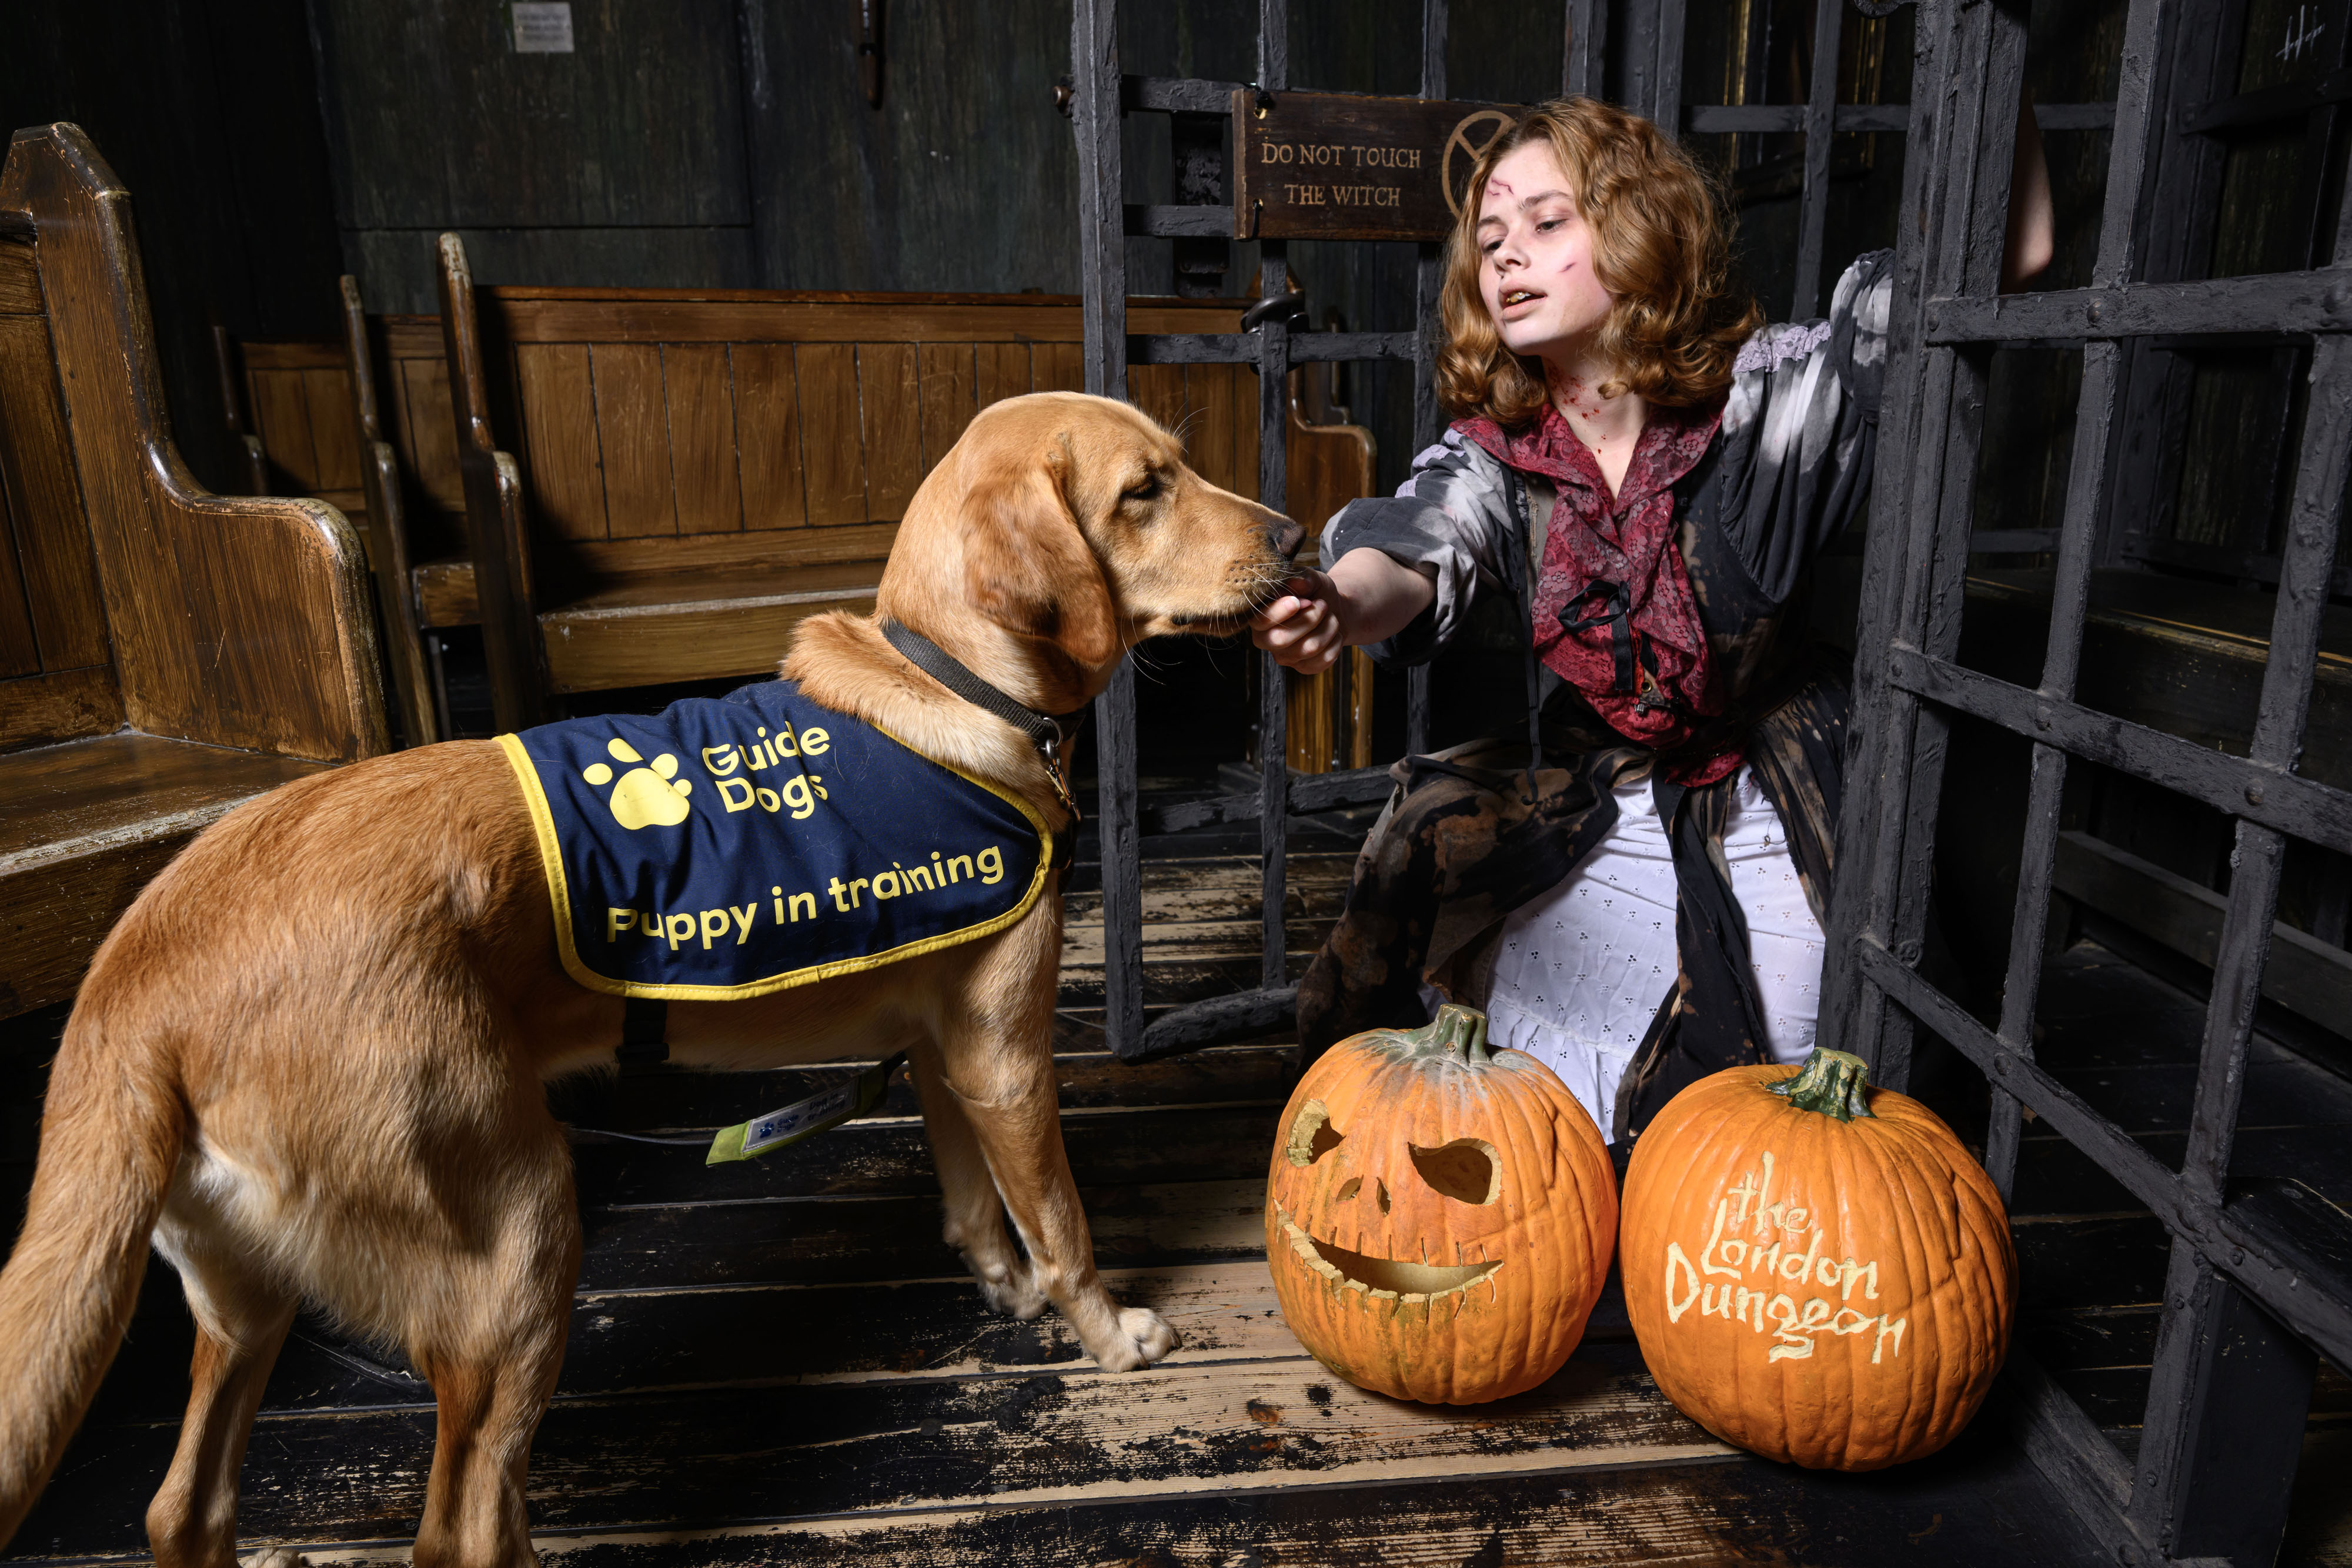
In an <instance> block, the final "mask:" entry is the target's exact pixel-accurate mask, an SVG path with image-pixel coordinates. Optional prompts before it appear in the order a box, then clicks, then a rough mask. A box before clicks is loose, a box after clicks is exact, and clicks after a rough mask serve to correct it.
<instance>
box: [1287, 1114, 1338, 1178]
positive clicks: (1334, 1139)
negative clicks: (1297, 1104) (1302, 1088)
mask: <svg viewBox="0 0 2352 1568" xmlns="http://www.w3.org/2000/svg"><path fill="white" fill-rule="evenodd" d="M1346 1140H1347V1134H1344V1133H1342V1132H1340V1131H1339V1128H1337V1127H1335V1126H1333V1125H1332V1124H1331V1108H1330V1107H1329V1106H1328V1105H1326V1104H1324V1103H1323V1102H1322V1101H1320V1100H1309V1101H1308V1102H1307V1103H1306V1104H1305V1105H1304V1106H1302V1107H1301V1108H1300V1110H1299V1113H1298V1120H1297V1121H1296V1122H1293V1123H1292V1124H1290V1138H1289V1141H1288V1145H1287V1149H1286V1153H1288V1155H1290V1163H1291V1164H1292V1165H1294V1166H1311V1165H1313V1164H1314V1163H1315V1162H1316V1161H1317V1160H1319V1159H1321V1158H1322V1157H1323V1156H1324V1155H1328V1154H1329V1153H1330V1152H1331V1151H1332V1150H1333V1149H1336V1148H1338V1147H1339V1145H1341V1144H1342V1143H1344V1142H1346Z"/></svg>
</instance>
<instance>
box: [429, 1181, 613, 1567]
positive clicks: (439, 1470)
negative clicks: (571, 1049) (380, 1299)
mask: <svg viewBox="0 0 2352 1568" xmlns="http://www.w3.org/2000/svg"><path fill="white" fill-rule="evenodd" d="M554 1152H555V1154H556V1155H557V1156H558V1157H559V1158H560V1159H561V1160H562V1166H561V1167H560V1168H558V1169H554V1170H551V1171H548V1172H545V1173H543V1174H542V1176H541V1178H540V1179H539V1180H537V1181H534V1182H532V1183H530V1184H529V1190H527V1191H524V1192H519V1193H515V1194H513V1195H512V1199H511V1207H508V1206H506V1205H501V1206H500V1207H501V1208H503V1209H505V1211H506V1213H507V1214H508V1215H509V1216H510V1218H509V1222H508V1223H506V1224H505V1225H504V1226H503V1227H502V1228H501V1230H500V1233H499V1237H498V1239H497V1241H496V1243H495V1244H494V1245H492V1246H491V1247H489V1248H488V1249H485V1250H484V1251H483V1252H480V1253H477V1254H472V1255H469V1256H467V1257H466V1258H464V1259H462V1260H460V1259H454V1258H452V1259H447V1260H445V1261H446V1263H447V1264H448V1265H449V1267H450V1270H451V1276H450V1278H449V1280H448V1281H447V1286H446V1301H447V1303H448V1304H447V1306H446V1308H445V1309H444V1312H446V1317H443V1318H441V1319H439V1320H438V1321H436V1322H435V1323H434V1324H433V1325H432V1327H431V1328H430V1329H429V1330H428V1331H427V1332H425V1333H417V1334H415V1336H414V1337H413V1338H412V1340H411V1343H410V1344H409V1352H408V1353H409V1359H410V1360H411V1361H413V1362H414V1363H415V1366H416V1370H417V1371H418V1372H419V1373H420V1374H422V1375H424V1377H425V1381H426V1382H428V1383H430V1384H432V1385H433V1397H434V1401H435V1403H436V1406H437V1409H438V1414H439V1424H438V1429H437V1432H436V1437H435V1440H434V1446H433V1472H432V1475H431V1476H430V1478H429V1479H427V1480H426V1482H425V1518H424V1521H423V1523H422V1524H421V1526H420V1527H419V1528H418V1530H417V1532H416V1548H415V1558H414V1562H415V1568H524V1565H526V1564H530V1563H537V1562H538V1561H539V1558H538V1555H537V1553H536V1552H534V1551H533V1550H532V1548H531V1544H530V1524H529V1521H528V1519H527V1518H526V1515H525V1511H524V1497H523V1483H524V1480H525V1479H526V1475H527V1473H528V1470H529V1469H530V1439H531V1434H532V1433H533V1432H535V1431H537V1430H538V1428H539V1420H540V1417H541V1416H542V1415H544V1414H545V1413H546V1410H547V1403H548V1400H549V1398H550V1397H551V1396H553V1394H554V1392H555V1377H556V1374H557V1372H558V1371H560V1370H561V1369H562V1363H563V1337H564V1329H565V1327H566V1325H567V1324H568V1323H569V1322H570V1321H571V1316H572V1284H573V1282H574V1281H576V1280H577V1279H578V1277H579V1272H580V1219H579V1212H578V1209H577V1207H575V1205H574V1202H573V1199H572V1183H571V1174H570V1173H571V1166H570V1160H571V1156H570V1155H569V1154H568V1153H567V1152H566V1151H565V1150H564V1149H563V1146H562V1143H561V1141H560V1139H559V1140H558V1141H557V1143H556V1144H555V1150H554Z"/></svg>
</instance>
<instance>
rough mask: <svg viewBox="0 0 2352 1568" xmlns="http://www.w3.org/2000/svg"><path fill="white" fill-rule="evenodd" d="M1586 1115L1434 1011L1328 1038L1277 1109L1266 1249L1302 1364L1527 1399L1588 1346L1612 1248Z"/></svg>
mask: <svg viewBox="0 0 2352 1568" xmlns="http://www.w3.org/2000/svg"><path fill="white" fill-rule="evenodd" d="M1616 1235H1617V1183H1616V1178H1615V1174H1614V1173H1613V1172H1612V1170H1611V1168H1610V1165H1609V1154H1608V1151H1607V1149H1606V1148H1605V1147H1603V1145H1602V1144H1601V1134H1600V1131H1599V1130H1598V1129H1597V1128H1595V1127H1594V1126H1593V1124H1592V1118H1591V1116H1590V1115H1588V1114H1587V1113H1585V1110H1584V1107H1583V1106H1581V1105H1580V1104H1578V1103H1577V1101H1576V1097H1575V1096H1574V1095H1573V1094H1571V1093H1570V1092H1569V1091H1568V1087H1567V1085H1565V1084H1563V1083H1561V1082H1560V1081H1559V1078H1558V1077H1556V1076H1555V1075H1554V1074H1553V1073H1552V1071H1551V1070H1550V1069H1549V1068H1548V1067H1546V1066H1544V1065H1543V1064H1542V1063H1541V1062H1539V1061H1537V1060H1536V1059H1535V1058H1534V1057H1532V1056H1528V1055H1527V1054H1525V1053H1524V1052H1520V1051H1488V1050H1487V1048H1486V1019H1485V1018H1484V1017H1483V1016H1482V1015H1480V1014H1478V1013H1476V1012H1474V1011H1472V1010H1471V1009H1468V1008H1464V1007H1456V1006H1454V1005H1452V1004H1448V1005H1447V1006H1445V1007H1443V1008H1441V1009H1438V1014H1437V1019H1436V1020H1435V1021H1434V1022H1433V1023H1431V1024H1430V1025H1428V1026H1427V1027H1426V1028H1423V1029H1418V1030H1371V1031H1370V1032H1368V1033H1365V1034H1360V1035H1357V1036H1355V1037H1354V1038H1353V1039H1351V1040H1342V1041H1340V1042H1339V1044H1338V1045H1336V1046H1334V1047H1332V1048H1331V1050H1330V1051H1327V1052H1326V1053H1325V1054H1324V1055H1323V1057H1322V1059H1321V1060H1319V1061H1317V1062H1316V1064H1315V1065H1314V1067H1312V1068H1311V1069H1309V1070H1308V1071H1307V1076H1306V1077H1305V1078H1304V1079H1302V1080H1301V1081H1300V1082H1299V1085H1298V1087H1297V1090H1296V1091H1295V1092H1293V1093H1292V1094H1291V1096H1290V1103H1289V1105H1288V1106H1287V1107H1286V1109H1285V1110H1284V1112H1283V1121H1282V1134H1281V1138H1280V1140H1279V1142H1277V1143H1276V1145H1275V1151H1274V1164H1273V1167H1272V1170H1271V1172H1270V1173H1269V1175H1268V1176H1267V1180H1266V1205H1265V1250H1266V1261H1267V1264H1268V1265H1269V1267H1271V1268H1272V1270H1273V1271H1274V1284H1275V1293H1276V1296H1277V1297H1278V1298H1279V1299H1280V1300H1281V1302H1282V1315H1283V1317H1284V1318H1285V1320H1286V1321H1287V1322H1288V1323H1289V1325H1290V1330H1291V1332H1292V1333H1295V1334H1297V1336H1298V1340H1299V1343H1302V1344H1304V1345H1305V1346H1306V1347H1307V1349H1308V1350H1309V1351H1311V1352H1313V1353H1314V1354H1315V1357H1316V1359H1318V1361H1320V1362H1322V1363H1323V1364H1325V1365H1326V1366H1328V1367H1329V1368H1331V1370H1332V1371H1334V1372H1336V1373H1338V1374H1339V1375H1340V1376H1342V1377H1345V1378H1346V1379H1348V1380H1349V1382H1350V1383H1354V1384H1357V1385H1360V1386H1362V1387H1365V1388H1370V1389H1374V1390H1377V1391H1378V1392H1380V1393H1383V1394H1391V1395H1395V1396H1399V1397H1401V1398H1406V1399H1421V1400H1427V1401H1430V1402H1432V1403H1438V1404H1448V1405H1473V1404H1477V1403H1479V1402H1481V1401H1483V1400H1488V1399H1499V1398H1502V1397H1503V1396H1506V1395H1509V1394H1517V1393H1518V1392H1520V1391H1521V1390H1522V1389H1527V1388H1532V1387H1534V1386H1535V1385H1537V1384H1538V1383H1541V1382H1542V1381H1543V1380H1544V1379H1546V1378H1548V1377H1549V1376H1550V1375H1552V1374H1553V1373H1555V1372H1557V1371H1559V1368H1560V1365H1561V1364H1562V1363H1564V1362H1566V1361H1567V1360H1568V1357H1569V1353H1570V1352H1571V1351H1573V1350H1574V1349H1575V1348H1576V1343H1577V1341H1578V1340H1580V1339H1581V1338H1582V1337H1583V1334H1584V1321H1585V1319H1586V1318H1587V1317H1588V1316H1589V1315H1591V1312H1592V1303H1593V1301H1595V1300H1596V1299H1597V1298H1598V1297H1599V1296H1600V1294H1601V1281H1602V1280H1603V1279H1604V1278H1606V1276H1607V1274H1608V1272H1609V1257H1610V1253H1611V1251H1612V1249H1613V1248H1614V1246H1615V1244H1616Z"/></svg>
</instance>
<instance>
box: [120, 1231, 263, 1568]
mask: <svg viewBox="0 0 2352 1568" xmlns="http://www.w3.org/2000/svg"><path fill="white" fill-rule="evenodd" d="M158 1239H159V1241H161V1242H162V1244H163V1249H164V1251H165V1255H166V1256H167V1257H169V1258H171V1260H172V1261H173V1263H175V1264H176V1265H178V1267H179V1270H180V1276H181V1280H182V1282H183V1284H184V1287H185V1289H186V1291H187V1296H188V1307H189V1310H190V1312H193V1313H194V1317H195V1320H196V1354H195V1359H194V1364H193V1365H192V1366H191V1368H190V1374H189V1375H190V1379H191V1381H192V1382H193V1383H194V1389H193V1390H192V1392H191V1393H190V1395H189V1397H188V1414H187V1418H186V1419H185V1420H184V1421H183V1422H182V1423H181V1426H180V1448H179V1451H178V1452H177V1453H175V1454H174V1455H173V1457H172V1468H171V1469H170V1470H169V1471H168V1472H166V1473H165V1475H164V1477H163V1487H162V1489H161V1490H158V1491H157V1492H156V1494H155V1500H154V1501H153V1502H152V1503H150V1504H149V1505H148V1508H147V1540H148V1542H149V1544H150V1545H152V1547H153V1549H154V1552H155V1562H156V1564H157V1568H234V1565H235V1563H236V1483H237V1475H238V1471H239V1470H240V1469H242V1468H243V1466H244V1462H245V1445H246V1439H247V1437H248V1436H250V1434H251V1433H252V1431H253V1415H254V1412H255V1410H257V1408H259V1406H260V1405H261V1394H262V1389H263V1387H264V1386H265V1385H267V1384H268V1381H269V1369H270V1367H271V1366H272V1365H273V1364H275V1363H276V1362H277V1360H278V1347H279V1346H280V1345H282V1344H284V1343H286V1331H287V1329H288V1328H289V1327H290V1326H292V1324H293V1322H294V1309H295V1306H296V1304H297V1302H296V1298H295V1295H294V1293H293V1292H292V1291H289V1290H287V1289H285V1288H284V1287H282V1286H280V1285H278V1283H277V1282H275V1281H271V1280H269V1279H268V1278H266V1277H265V1276H264V1275H263V1273H262V1272H261V1271H260V1270H258V1269H257V1268H255V1267H254V1266H252V1265H251V1264H250V1263H249V1262H247V1261H246V1260H243V1259H241V1258H239V1257H237V1256H236V1254H235V1253H234V1252H233V1251H232V1250H230V1249H229V1247H228V1246H227V1245H226V1244H225V1243H223V1242H220V1241H215V1240H214V1239H209V1238H206V1237H205V1235H204V1233H203V1232H202V1231H201V1230H197V1229H195V1228H184V1227H181V1226H177V1225H174V1224H173V1223H172V1222H171V1220H170V1219H169V1218H167V1219H166V1221H165V1223H164V1225H163V1227H161V1228H160V1229H159V1232H158Z"/></svg>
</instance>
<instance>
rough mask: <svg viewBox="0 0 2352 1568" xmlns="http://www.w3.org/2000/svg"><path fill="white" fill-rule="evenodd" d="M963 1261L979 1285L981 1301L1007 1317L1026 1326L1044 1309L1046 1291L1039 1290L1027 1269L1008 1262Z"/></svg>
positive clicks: (968, 1259) (966, 1259) (969, 1259)
mask: <svg viewBox="0 0 2352 1568" xmlns="http://www.w3.org/2000/svg"><path fill="white" fill-rule="evenodd" d="M964 1262H965V1264H966V1265H967V1266H969V1267H970V1268H971V1277H972V1279H973V1280H975V1281H978V1282H979V1285H980V1294H981V1299H982V1301H986V1302H987V1303H988V1304H989V1305H990V1306H992V1307H993V1308H995V1309H996V1310H997V1311H998V1312H1003V1313H1004V1314H1005V1315H1006V1316H1007V1317H1012V1318H1018V1319H1020V1320H1021V1321H1022V1322H1024V1323H1025V1322H1028V1321H1029V1320H1030V1319H1031V1318H1034V1317H1035V1316H1036V1315H1037V1314H1038V1313H1040V1312H1044V1311H1045V1305H1046V1302H1045V1291H1041V1290H1039V1289H1038V1288H1037V1282H1036V1281H1034V1280H1033V1279H1031V1278H1030V1277H1029V1270H1026V1269H1024V1268H1022V1267H1020V1266H1019V1265H1017V1264H1008V1263H990V1264H987V1265H985V1266H982V1265H981V1264H978V1263H974V1262H973V1261H972V1260H971V1258H969V1257H967V1258H965V1260H964Z"/></svg>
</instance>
